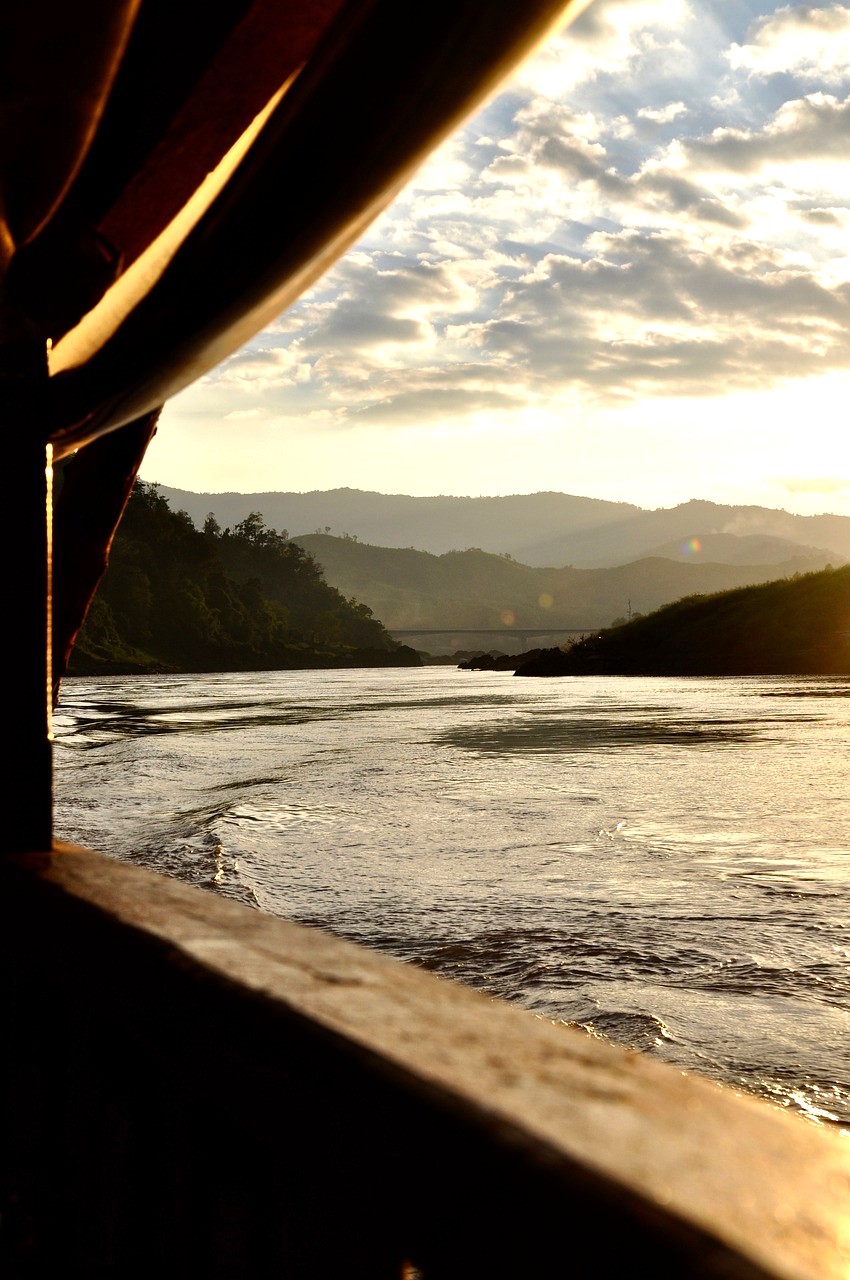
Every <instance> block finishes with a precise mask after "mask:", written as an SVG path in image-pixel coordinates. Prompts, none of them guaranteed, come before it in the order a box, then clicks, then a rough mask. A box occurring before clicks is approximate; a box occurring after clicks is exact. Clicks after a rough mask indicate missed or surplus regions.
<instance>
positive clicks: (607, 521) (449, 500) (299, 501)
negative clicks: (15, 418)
mask: <svg viewBox="0 0 850 1280" xmlns="http://www.w3.org/2000/svg"><path fill="white" fill-rule="evenodd" d="M158 490H159V492H160V493H161V494H162V496H163V497H164V498H166V499H167V500H168V502H169V504H170V506H171V507H172V509H173V510H182V511H185V512H187V514H188V515H189V516H191V518H192V520H193V522H194V523H195V525H196V526H198V527H200V526H201V525H203V522H204V520H205V518H206V516H207V515H208V514H209V513H210V512H212V513H213V514H214V515H215V517H216V520H217V521H218V523H219V524H220V525H222V526H223V527H226V526H230V527H233V526H235V525H236V524H237V523H239V522H240V521H241V520H244V519H245V518H246V517H247V516H248V515H250V514H251V513H252V512H255V511H256V512H259V513H260V515H261V516H262V517H263V519H264V520H265V522H266V524H267V525H269V526H270V527H271V528H272V529H276V530H278V531H283V530H287V531H288V532H289V533H290V534H292V535H293V536H295V537H301V536H302V535H304V534H313V533H325V534H332V535H334V536H336V537H338V538H346V537H348V538H356V539H358V540H359V541H361V542H367V543H370V544H371V545H373V546H379V547H404V548H415V549H416V550H418V551H428V552H431V553H432V554H433V555H442V554H444V553H445V552H448V551H462V550H466V549H468V548H478V549H479V550H481V551H488V552H492V553H494V554H496V555H506V554H507V555H510V556H512V557H513V558H514V559H515V560H519V561H521V563H523V564H526V565H531V566H537V567H551V568H562V567H563V566H565V565H573V566H574V567H575V568H584V569H596V568H610V567H613V566H615V565H622V564H627V563H629V562H630V561H633V560H637V559H639V558H642V557H647V556H660V557H662V558H664V559H672V560H687V561H689V562H691V563H700V562H702V563H706V562H712V563H720V564H738V565H743V564H757V565H763V564H776V565H781V564H784V563H785V562H789V561H798V560H800V559H801V558H802V559H804V560H806V561H808V562H809V563H808V567H809V568H812V569H814V568H819V567H822V566H823V565H824V564H826V563H832V564H833V565H834V566H837V565H838V564H843V563H844V561H845V560H847V559H850V516H840V515H829V514H824V515H817V516H801V515H795V514H793V513H792V512H788V511H783V510H774V509H771V508H769V507H756V506H727V505H722V504H719V503H714V502H703V501H698V500H693V501H690V502H684V503H680V504H679V505H678V506H675V507H670V508H666V507H665V508H658V509H657V510H645V509H643V508H641V507H636V506H633V505H631V504H630V503H627V502H607V501H605V500H603V499H600V498H584V497H577V496H575V495H573V494H565V493H533V494H512V495H508V496H505V497H480V498H474V497H451V496H435V497H412V496H409V495H405V494H383V493H371V492H368V491H364V490H360V489H329V490H317V491H314V492H311V493H286V492H268V493H192V492H190V491H188V490H184V489H174V488H169V487H168V486H166V485H159V486H158Z"/></svg>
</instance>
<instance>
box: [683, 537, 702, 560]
mask: <svg viewBox="0 0 850 1280" xmlns="http://www.w3.org/2000/svg"><path fill="white" fill-rule="evenodd" d="M679 550H680V551H681V553H682V555H683V556H695V555H696V554H697V553H698V552H700V551H702V543H701V542H700V540H699V538H688V540H687V542H683V543H682V545H681V547H680V548H679Z"/></svg>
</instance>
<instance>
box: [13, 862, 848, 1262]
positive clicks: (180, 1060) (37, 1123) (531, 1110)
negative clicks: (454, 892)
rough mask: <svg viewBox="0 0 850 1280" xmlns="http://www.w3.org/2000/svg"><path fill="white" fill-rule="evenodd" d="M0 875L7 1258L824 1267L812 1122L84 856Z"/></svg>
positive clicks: (832, 1232)
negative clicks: (3, 953) (3, 975)
mask: <svg viewBox="0 0 850 1280" xmlns="http://www.w3.org/2000/svg"><path fill="white" fill-rule="evenodd" d="M0 878H1V879H2V910H3V929H2V937H3V948H4V952H5V955H4V966H5V967H4V973H5V974H6V979H5V981H4V984H3V987H2V991H3V997H2V998H3V1008H2V1025H3V1028H4V1033H5V1034H4V1039H5V1045H6V1047H5V1049H4V1052H3V1070H4V1074H5V1080H4V1085H5V1088H4V1090H3V1096H4V1115H3V1133H2V1148H3V1153H4V1154H3V1159H4V1184H3V1187H2V1192H3V1201H2V1208H3V1219H2V1226H3V1234H2V1250H3V1252H2V1255H0V1274H2V1275H3V1276H4V1277H8V1280H25V1278H26V1280H30V1278H31V1277H38V1278H39V1280H41V1277H50V1278H51V1280H54V1278H59V1277H72V1276H73V1277H74V1278H75V1280H76V1277H105V1276H109V1277H116V1278H120V1280H130V1278H132V1277H137V1276H138V1277H141V1276H144V1277H151V1278H152V1280H162V1278H164V1277H172V1276H174V1277H176V1276H180V1277H185V1278H186V1280H194V1277H204V1280H208V1278H215V1277H239V1278H242V1277H245V1278H246V1280H247V1278H250V1280H265V1278H266V1277H269V1278H271V1277H296V1278H298V1280H301V1278H302V1277H303V1278H304V1280H324V1278H325V1277H328V1278H330V1277H334V1280H361V1277H362V1280H383V1278H384V1277H394V1278H395V1280H400V1278H402V1277H408V1280H410V1278H412V1277H414V1276H420V1275H421V1276H422V1277H424V1280H459V1278H460V1277H464V1280H477V1278H480V1280H532V1278H534V1277H541V1280H542V1278H543V1277H546V1278H547V1280H548V1277H558V1276H564V1277H567V1276H569V1277H593V1278H594V1280H597V1278H599V1277H617V1278H618V1280H620V1278H622V1277H632V1276H635V1277H644V1276H646V1277H650V1276H651V1277H653V1280H658V1278H660V1277H676V1278H677V1280H682V1278H685V1280H689V1278H691V1277H724V1280H729V1278H730V1277H735V1278H738V1277H740V1278H743V1277H748V1278H749V1277H762V1278H764V1277H772V1278H773V1280H778V1278H780V1277H781V1278H782V1280H838V1278H839V1277H841V1280H847V1276H848V1274H850V1142H848V1141H847V1140H845V1139H843V1138H842V1137H840V1136H839V1135H836V1134H830V1133H828V1132H825V1131H822V1130H820V1129H819V1128H818V1127H816V1126H815V1125H813V1124H810V1123H808V1122H806V1121H803V1120H800V1119H797V1118H796V1117H793V1116H789V1115H786V1114H785V1113H783V1112H781V1111H780V1110H779V1109H778V1108H775V1107H772V1106H770V1105H768V1104H766V1103H762V1102H759V1101H756V1100H754V1099H749V1098H744V1097H739V1096H737V1095H736V1094H734V1093H733V1092H732V1091H731V1090H727V1089H724V1088H722V1087H720V1086H719V1085H715V1084H713V1083H709V1082H706V1081H703V1080H701V1079H698V1078H694V1077H690V1076H687V1075H684V1074H682V1073H680V1072H679V1071H677V1070H675V1069H673V1068H671V1067H669V1066H667V1065H665V1064H663V1063H659V1062H657V1061H655V1060H652V1059H650V1058H648V1057H646V1056H643V1055H640V1054H636V1053H629V1052H625V1051H619V1050H617V1049H615V1048H613V1047H611V1046H610V1045H607V1044H605V1043H603V1042H600V1041H597V1040H594V1039H592V1038H590V1037H587V1036H585V1035H584V1034H583V1033H581V1032H579V1031H573V1030H570V1029H567V1028H565V1027H563V1026H556V1025H552V1024H549V1023H547V1022H544V1021H542V1020H540V1019H538V1018H536V1017H534V1016H533V1015H532V1014H530V1013H527V1012H525V1011H523V1010H521V1009H518V1008H515V1007H513V1006H510V1005H507V1004H505V1003H502V1002H500V1001H497V1000H491V999H489V998H487V997H486V996H484V995H481V994H479V993H476V992H473V991H470V990H467V989H464V988H462V987H460V986H457V985H455V984H454V983H451V982H448V981H446V980H444V979H440V978H437V977H434V976H433V975H431V974H428V973H426V972H424V971H420V970H418V969H416V968H414V967H412V966H407V965H404V964H402V963H400V962H397V961H394V960H391V959H389V958H386V957H384V956H380V955H378V954H374V953H372V952H370V951H367V950H365V949H363V948H360V947H356V946H354V945H352V944H350V943H347V942H343V941H340V940H338V939H335V938H332V937H328V936H327V935H325V934H323V933H321V932H318V931H315V930H310V929H305V928H302V927H299V926H296V925H291V924H288V923H285V922H282V921H279V920H275V919H271V918H269V917H266V916H264V915H261V914H259V913H257V912H255V911H252V910H250V909H248V908H244V907H241V906H238V905H236V904H234V903H230V902H227V901H225V900H222V899H220V898H218V897H216V896H215V895H213V894H211V893H208V892H205V891H203V890H200V889H196V888H193V887H190V886H186V885H182V884H180V883H178V882H176V881H172V880H168V879H165V878H163V877H160V876H157V875H154V874H152V873H149V872H146V871H142V870H139V869H137V868H134V867H131V866H129V865H127V864H123V863H120V862H117V861H114V860H110V859H107V858H103V857H101V856H99V855H97V854H94V853H92V852H90V851H86V850H83V849H78V848H72V847H60V848H58V849H57V850H56V852H54V853H52V854H44V855H38V854H30V855H26V856H21V857H19V858H13V859H12V860H11V862H10V864H9V865H8V866H5V867H4V868H3V870H2V877H0Z"/></svg>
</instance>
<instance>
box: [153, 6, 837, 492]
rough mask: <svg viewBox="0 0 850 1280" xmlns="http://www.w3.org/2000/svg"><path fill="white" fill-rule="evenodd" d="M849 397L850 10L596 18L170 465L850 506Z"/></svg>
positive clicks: (547, 54) (179, 447)
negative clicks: (847, 423) (847, 420)
mask: <svg viewBox="0 0 850 1280" xmlns="http://www.w3.org/2000/svg"><path fill="white" fill-rule="evenodd" d="M848 406H850V3H848V4H836V3H821V4H814V5H804V4H792V5H784V6H775V5H765V4H764V3H759V2H758V0H693V2H692V3H687V2H686V0H594V3H593V4H591V6H590V8H589V9H587V10H586V11H585V12H584V14H583V15H582V16H581V17H580V18H579V19H578V20H577V22H575V23H574V24H573V25H572V26H570V27H569V28H568V29H566V30H565V31H564V32H562V33H561V34H560V35H558V36H557V37H556V38H555V39H554V40H552V41H551V42H550V43H549V44H547V46H546V47H545V48H543V49H541V50H540V51H539V52H538V54H537V55H535V57H534V58H533V59H532V60H531V61H529V62H528V63H526V65H525V66H524V67H523V68H522V69H521V70H520V72H519V73H518V74H517V75H515V77H514V78H513V79H512V80H511V82H510V83H509V84H507V85H505V86H504V87H503V90H502V92H501V93H500V94H499V95H498V96H497V97H496V98H494V99H493V100H491V102H490V103H489V104H488V105H487V107H486V108H485V109H484V110H483V111H481V112H480V113H479V114H478V115H476V116H475V118H473V119H471V120H470V121H468V122H467V124H466V125H465V126H464V127H463V128H462V129H461V130H460V131H459V132H458V133H457V134H456V135H455V136H454V137H453V138H452V139H451V140H450V142H449V143H447V144H446V145H444V146H443V147H442V149H441V150H440V151H439V152H438V153H437V154H435V155H434V156H433V157H432V159H431V160H430V161H429V162H428V163H427V164H426V166H425V167H423V168H422V169H421V170H420V171H419V173H418V174H417V175H416V177H415V178H414V180H413V181H412V183H411V184H410V185H409V186H408V188H407V189H406V190H405V191H404V192H403V193H402V195H401V197H400V198H399V199H398V200H397V201H396V203H395V204H394V205H393V206H392V208H391V209H389V210H388V211H387V212H386V213H385V214H384V215H383V216H382V217H381V219H380V220H379V221H378V222H376V223H375V224H374V225H373V227H372V228H371V229H370V230H369V232H368V233H367V235H366V236H365V237H364V238H363V239H362V240H361V241H360V242H359V243H358V245H357V246H356V247H355V248H354V249H353V250H352V251H351V252H349V253H348V255H347V256H346V257H345V258H344V259H342V260H341V261H340V263H339V264H338V265H337V266H336V267H335V268H334V269H333V270H332V271H331V272H330V273H329V274H328V275H327V276H326V277H325V278H324V279H323V280H322V281H321V283H320V284H319V285H318V286H317V287H314V288H313V289H312V290H311V292H310V293H309V294H307V295H305V296H304V297H303V298H302V299H301V300H300V301H299V303H298V304H297V305H296V306H295V307H293V308H291V309H290V310H289V311H288V312H287V313H286V314H285V315H283V316H282V317H281V318H280V320H279V321H278V322H277V323H276V324H275V325H273V326H272V327H271V328H270V329H267V330H266V331H265V332H263V333H262V334H261V335H258V336H257V338H255V339H254V341H252V342H251V343H250V344H249V345H248V346H247V347H246V348H244V349H243V350H242V351H241V352H239V353H238V354H236V355H235V356H233V357H232V358H231V359H230V360H229V361H227V362H226V363H225V364H224V365H222V366H221V367H220V368H219V369H218V370H216V371H215V372H214V373H213V374H211V375H209V376H208V377H206V378H204V379H203V380H201V381H200V382H199V383H197V384H196V385H195V386H193V387H191V388H190V389H188V390H187V391H185V392H183V393H182V394H181V395H180V396H178V397H176V398H175V399H174V400H173V401H172V402H171V403H170V404H169V405H168V406H167V408H166V410H165V412H164V414H163V417H162V421H161V425H160V429H159V432H158V435H157V437H156V439H155V441H154V443H153V445H152V446H151V449H150V451H149V454H148V458H147V460H146V462H145V466H144V468H143V471H142V476H143V478H145V479H147V480H154V481H159V482H160V483H162V484H166V485H172V486H176V487H178V488H184V489H190V490H193V491H203V492H219V491H223V490H237V491H240V492H254V491H269V490H299V491H303V490H313V489H330V488H336V487H338V486H346V485H347V486H350V487H352V488H360V489H372V490H377V491H379V492H382V493H408V494H435V493H453V494H471V495H474V496H475V495H479V494H498V493H532V492H537V491H540V490H558V491H561V492H566V493H574V494H582V495H588V496H593V497H601V498H609V499H618V500H626V501H630V502H634V503H637V504H638V505H640V506H644V507H659V506H672V505H674V504H675V503H677V502H680V501H684V500H687V499H688V498H692V497H694V498H710V499H713V500H715V501H718V502H732V503H740V502H753V503H758V504H761V505H764V506H769V507H785V508H787V509H788V510H792V511H799V512H804V513H811V512H819V511H835V512H841V513H844V514H850V443H849V442H850V433H848V430H847V426H846V418H847V415H848Z"/></svg>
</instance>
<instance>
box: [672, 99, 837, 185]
mask: <svg viewBox="0 0 850 1280" xmlns="http://www.w3.org/2000/svg"><path fill="white" fill-rule="evenodd" d="M848 126H850V97H847V98H844V99H842V100H839V99H838V98H836V97H834V96H833V95H832V94H827V93H811V94H808V95H807V96H806V97H803V98H794V99H792V100H790V101H787V102H784V103H783V104H782V105H781V106H780V107H779V109H778V110H777V112H776V113H775V115H774V116H773V118H772V119H771V120H769V121H768V122H767V123H766V124H765V125H764V126H763V127H762V128H759V129H740V128H726V129H716V130H715V131H714V133H712V135H711V136H710V137H706V138H697V139H693V140H692V141H689V142H687V143H685V144H683V145H682V146H681V147H680V148H679V163H680V164H684V165H695V166H696V167H698V168H700V169H703V170H705V169H725V170H727V171H729V172H732V173H740V174H750V173H755V172H757V171H759V170H763V169H765V168H767V167H768V166H770V167H773V168H774V169H776V168H780V167H781V166H787V165H789V164H794V163H799V162H805V163H806V164H807V165H809V166H811V165H812V164H819V165H821V166H822V165H823V163H824V162H825V161H839V162H841V163H842V164H845V163H846V161H847V131H848Z"/></svg>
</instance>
